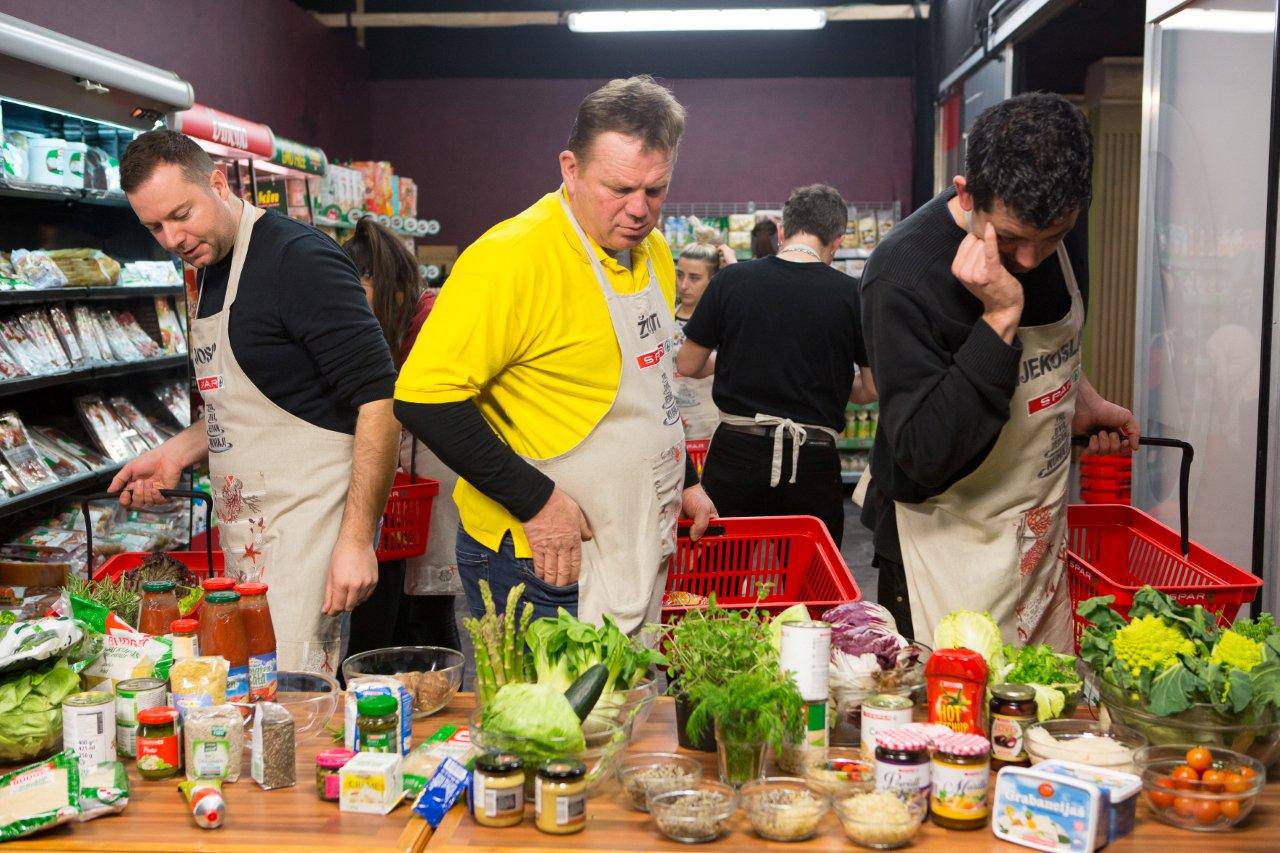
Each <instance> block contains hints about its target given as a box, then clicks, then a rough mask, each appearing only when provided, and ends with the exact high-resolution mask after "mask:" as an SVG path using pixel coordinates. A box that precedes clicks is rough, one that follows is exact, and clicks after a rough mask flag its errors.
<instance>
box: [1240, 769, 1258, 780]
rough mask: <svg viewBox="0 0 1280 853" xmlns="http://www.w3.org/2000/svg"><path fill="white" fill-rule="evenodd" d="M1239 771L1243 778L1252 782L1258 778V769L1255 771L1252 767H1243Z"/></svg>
mask: <svg viewBox="0 0 1280 853" xmlns="http://www.w3.org/2000/svg"><path fill="white" fill-rule="evenodd" d="M1237 772H1238V773H1239V774H1240V778H1241V779H1244V780H1245V781H1247V782H1249V783H1250V784H1252V783H1253V780H1254V779H1257V778H1258V773H1257V771H1255V770H1254V769H1253V768H1252V767H1241V768H1240V769H1239V770H1238V771H1237Z"/></svg>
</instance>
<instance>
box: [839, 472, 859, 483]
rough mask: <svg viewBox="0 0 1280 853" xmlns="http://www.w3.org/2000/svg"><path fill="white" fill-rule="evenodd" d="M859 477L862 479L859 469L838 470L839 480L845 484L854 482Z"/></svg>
mask: <svg viewBox="0 0 1280 853" xmlns="http://www.w3.org/2000/svg"><path fill="white" fill-rule="evenodd" d="M861 479H862V472H861V471H841V472H840V482H842V483H844V484H845V485H846V486H848V485H851V484H853V483H856V482H858V481H859V480H861Z"/></svg>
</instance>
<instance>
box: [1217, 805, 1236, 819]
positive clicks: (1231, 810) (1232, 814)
mask: <svg viewBox="0 0 1280 853" xmlns="http://www.w3.org/2000/svg"><path fill="white" fill-rule="evenodd" d="M1218 808H1219V809H1221V810H1222V816H1223V817H1225V818H1226V819H1227V820H1235V819H1236V818H1238V817H1240V801H1239V800H1223V801H1222V802H1221V803H1219V804H1218Z"/></svg>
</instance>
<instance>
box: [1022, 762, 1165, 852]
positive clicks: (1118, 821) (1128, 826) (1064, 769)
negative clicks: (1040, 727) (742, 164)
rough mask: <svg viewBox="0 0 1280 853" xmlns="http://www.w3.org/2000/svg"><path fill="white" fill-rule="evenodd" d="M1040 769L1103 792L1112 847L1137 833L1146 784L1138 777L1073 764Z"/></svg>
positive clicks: (1055, 763) (1044, 765) (1045, 765)
mask: <svg viewBox="0 0 1280 853" xmlns="http://www.w3.org/2000/svg"><path fill="white" fill-rule="evenodd" d="M1037 769H1038V770H1040V771H1042V772H1044V773H1053V774H1055V775H1058V776H1069V777H1070V778H1072V779H1079V780H1080V781H1082V782H1091V783H1093V784H1094V785H1097V786H1098V789H1099V790H1101V791H1102V800H1103V805H1104V806H1106V809H1105V811H1106V815H1107V843H1108V844H1109V843H1111V842H1113V841H1115V840H1116V839H1117V838H1123V837H1124V836H1126V835H1128V834H1129V833H1131V832H1133V823H1134V820H1135V816H1136V814H1137V809H1138V792H1139V791H1141V790H1142V780H1141V779H1139V778H1138V777H1137V776H1135V775H1133V774H1132V773H1120V772H1117V771H1115V770H1100V769H1098V768H1096V767H1090V766H1089V765H1087V764H1076V763H1074V762H1071V761H1046V762H1044V763H1043V764H1041V765H1039V766H1038V767H1037Z"/></svg>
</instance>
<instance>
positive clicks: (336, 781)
mask: <svg viewBox="0 0 1280 853" xmlns="http://www.w3.org/2000/svg"><path fill="white" fill-rule="evenodd" d="M355 757H356V754H355V753H354V752H352V751H351V750H349V749H346V748H344V747H341V746H335V747H333V748H331V749H324V750H321V751H320V752H319V753H318V754H317V755H316V796H318V797H319V798H320V799H322V800H325V801H326V802H330V803H336V802H338V799H339V797H340V796H341V793H342V779H341V777H340V776H339V772H338V771H340V770H342V765H344V764H346V763H347V762H348V761H350V760H351V759H353V758H355Z"/></svg>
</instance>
